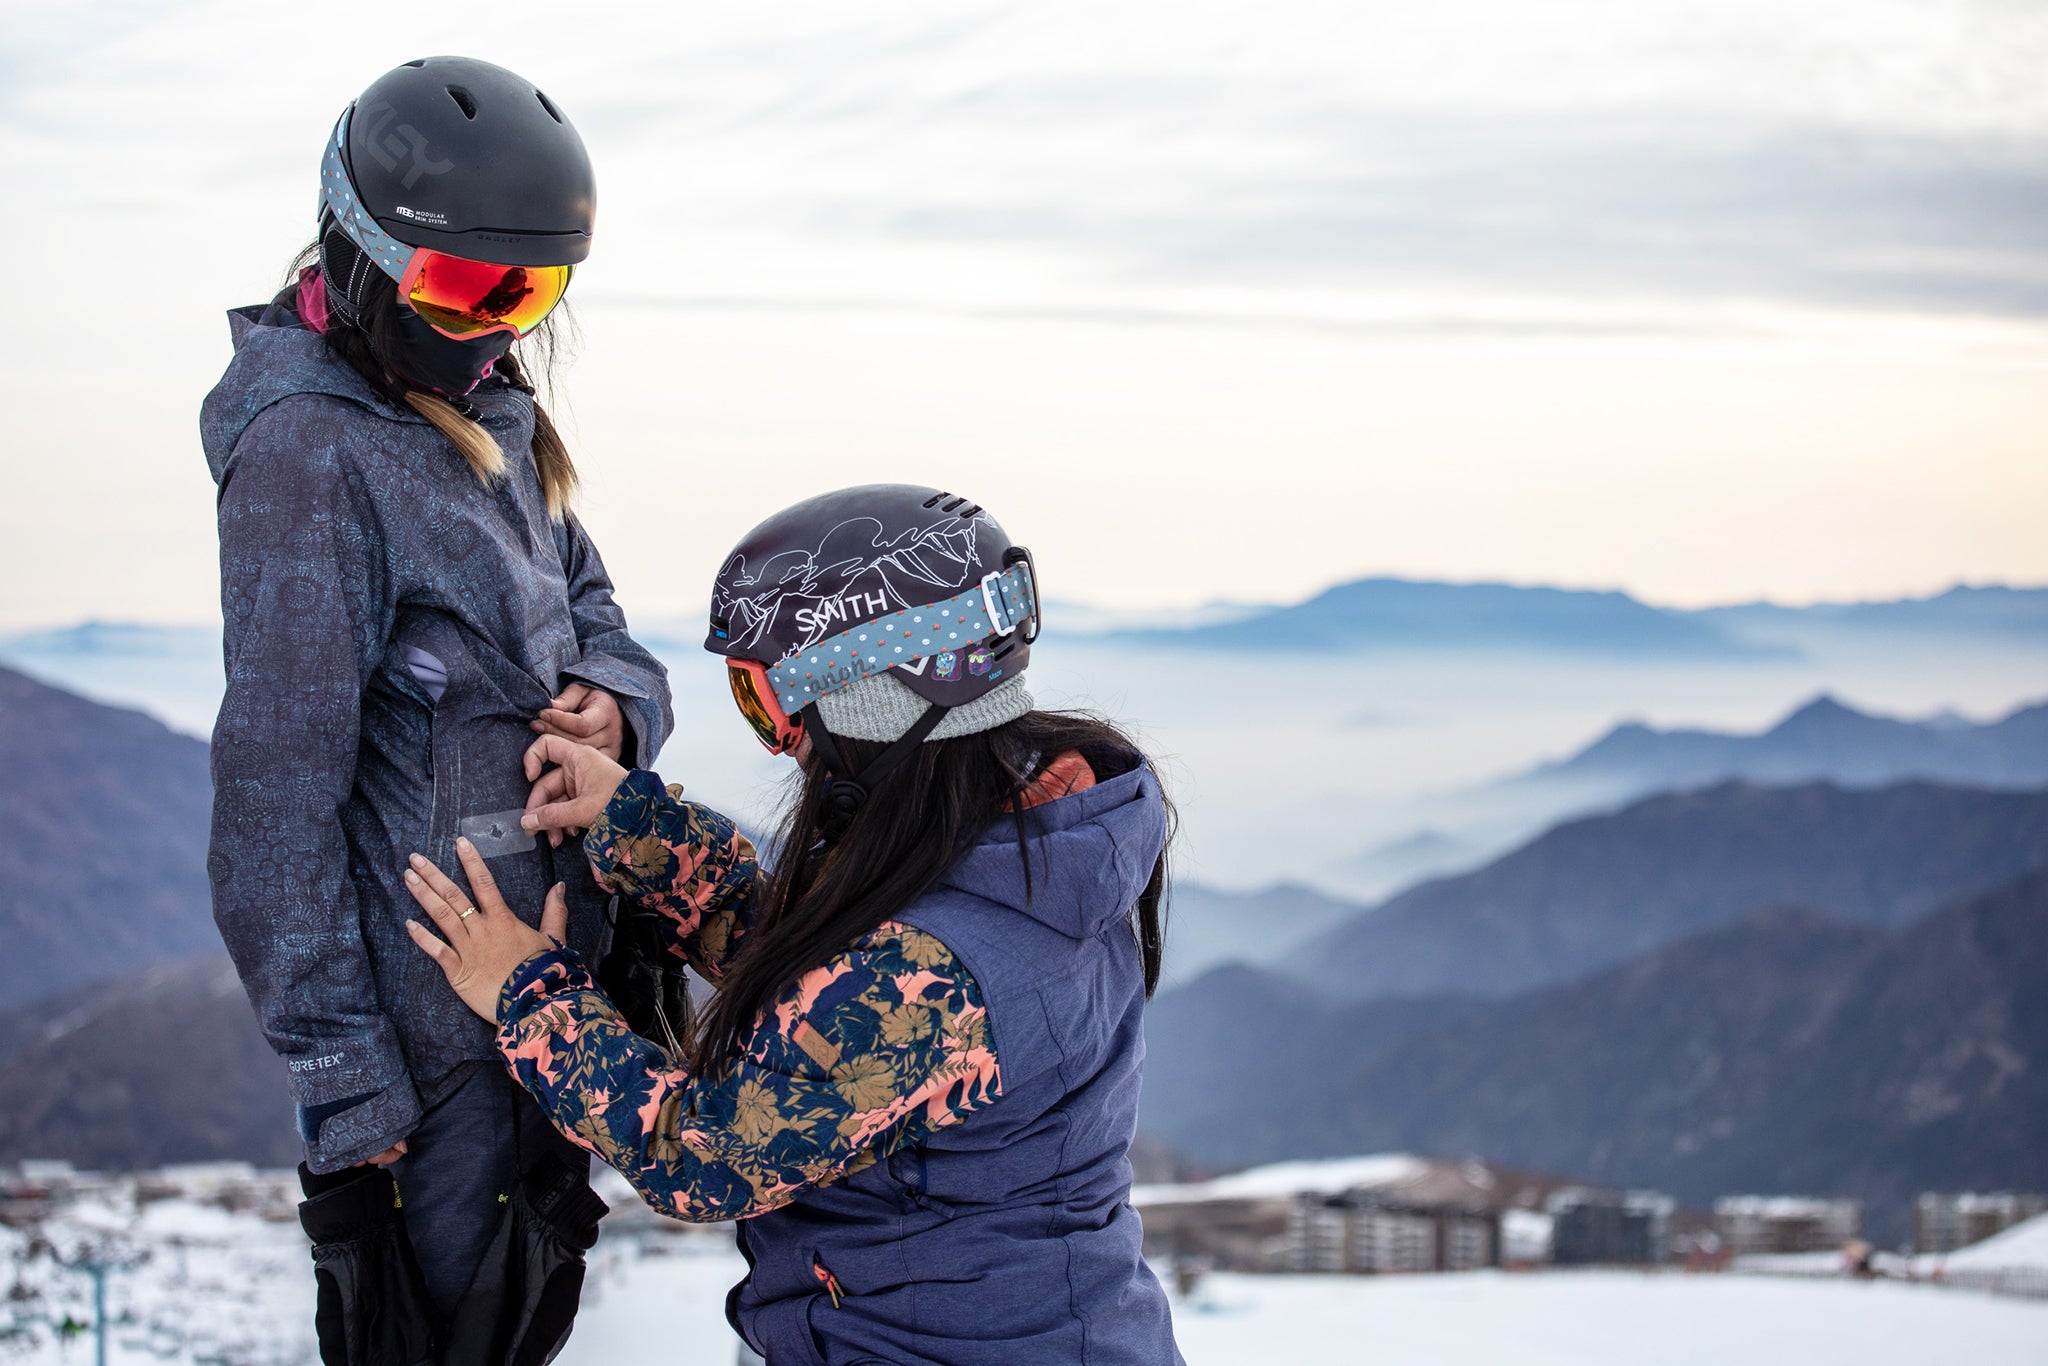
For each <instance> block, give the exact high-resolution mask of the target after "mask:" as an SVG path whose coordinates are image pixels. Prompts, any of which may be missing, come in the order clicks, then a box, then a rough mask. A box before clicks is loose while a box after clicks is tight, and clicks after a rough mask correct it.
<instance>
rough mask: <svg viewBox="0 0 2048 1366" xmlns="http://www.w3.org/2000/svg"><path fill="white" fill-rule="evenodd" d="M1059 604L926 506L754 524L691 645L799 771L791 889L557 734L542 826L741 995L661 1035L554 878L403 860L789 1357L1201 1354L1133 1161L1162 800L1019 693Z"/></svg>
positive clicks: (1108, 747)
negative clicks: (607, 969)
mask: <svg viewBox="0 0 2048 1366" xmlns="http://www.w3.org/2000/svg"><path fill="white" fill-rule="evenodd" d="M1037 602H1038V598H1037V586H1036V583H1035V579H1034V570H1033V568H1032V563H1031V557H1030V555H1029V554H1028V553H1027V552H1025V551H1024V550H1022V549H1021V548H1019V547H1014V546H1013V545H1012V544H1011V542H1010V540H1009V538H1008V536H1007V535H1005V534H1004V532H1003V529H1002V528H1001V527H1000V526H999V525H997V523H996V522H995V520H994V519H993V518H991V517H990V516H989V515H988V514H987V513H986V512H985V511H983V510H982V509H981V508H980V507H978V506H975V505H973V504H970V503H968V502H967V500H965V499H962V498H957V497H953V496H951V495H949V494H945V493H941V492H939V491H938V490H935V489H926V488H915V487H909V486H903V485H877V486H870V487H865V488H855V489H847V490H843V491H841V492H838V493H831V494H827V495H825V496H823V497H819V498H814V499H811V500H810V501H808V502H804V503H799V504H797V505H796V506H795V507H792V508H790V509H788V510H787V511H785V512H783V513H781V514H779V515H777V516H775V517H772V518H770V519H769V520H768V521H767V522H765V523H763V524H762V525H761V526H760V527H758V528H756V529H755V530H754V531H753V532H752V533H751V534H750V535H748V536H747V538H746V539H745V540H744V541H743V542H741V544H740V545H739V547H738V548H737V549H736V550H735V551H734V552H733V554H732V556H731V557H730V558H729V559H728V561H727V563H726V566H725V569H724V570H723V572H721V573H720V574H719V576H718V581H717V586H716V589H715V590H714V594H713V599H712V608H711V631H710V637H709V639H708V640H707V642H706V645H707V648H709V649H710V650H711V651H712V652H713V653H716V654H719V655H722V656H724V657H725V662H726V666H727V670H728V676H729V678H730V681H731V683H732V688H733V693H734V696H735V698H736V699H737V701H738V702H739V705H740V710H741V712H742V714H743V715H744V716H745V718H746V720H747V722H748V724H749V725H750V726H751V727H752V728H753V730H754V732H755V734H756V735H757V736H758V737H759V738H760V740H761V741H762V743H763V744H764V745H766V746H767V747H768V748H769V749H770V750H771V751H773V752H775V753H778V754H793V755H794V756H795V757H796V760H797V764H798V767H799V770H800V772H801V787H800V789H799V790H798V793H797V796H796V798H795V800H794V802H793V804H792V807H791V809H790V812H789V815H788V818H787V821H786V823H785V824H784V825H783V827H782V829H781V831H780V833H779V835H778V837H777V841H776V847H777V848H779V849H781V850H783V851H786V852H785V853H784V854H783V856H782V858H781V862H782V865H783V866H782V867H781V868H780V869H779V870H778V871H777V872H775V873H772V874H764V873H763V872H762V871H761V870H760V869H759V868H758V866H757V864H756V862H755V856H754V850H753V846H752V845H750V844H749V843H748V842H747V840H746V839H744V838H743V837H742V836H741V835H740V834H739V833H738V832H737V830H735V829H734V827H733V825H732V823H731V822H730V821H729V820H727V819H726V818H725V817H724V816H722V815H720V814H719V813H717V812H716V811H713V810H711V809H710V808H708V807H704V806H701V805H698V804H696V803H693V802H686V801H683V800H682V799H681V794H680V790H679V789H667V790H664V789H663V787H662V785H661V783H660V781H659V779H657V778H656V777H655V776H654V775H653V774H651V773H648V772H644V771H635V772H631V773H628V772H627V771H626V770H625V769H624V768H623V767H622V766H621V765H619V764H617V763H615V762H613V761H612V760H611V759H609V758H607V757H605V756H604V755H602V754H600V753H598V752H596V751H594V750H592V749H590V748H588V747H585V746H581V745H577V744H574V743H571V742H568V741H565V740H563V739H561V738H559V737H554V736H548V737H543V738H542V739H541V740H539V741H537V742H536V743H535V744H534V746H533V747H532V749H531V750H530V751H529V754H528V762H527V768H528V773H529V776H532V777H535V778H537V779H538V782H537V784H536V786H535V789H534V792H533V794H532V796H531V797H530V798H529V804H530V806H531V808H532V809H531V810H530V812H529V816H528V825H529V826H530V828H533V829H537V830H546V831H548V832H550V835H551V836H553V835H554V834H556V833H557V832H560V831H563V830H572V831H573V830H576V829H579V828H587V833H586V834H585V835H584V837H583V849H584V852H585V854H586V855H587V857H588V859H589V861H590V865H591V869H592V871H593V872H594V873H595V874H596V876H597V878H598V880H599V881H600V882H602V883H603V884H605V885H606V886H608V887H611V888H613V889H615V890H617V891H619V892H621V893H623V894H624V895H626V896H628V897H631V898H634V899H636V900H638V901H639V902H641V903H642V904H644V905H647V906H650V907H653V908H654V909H656V910H657V911H659V912H660V913H662V914H663V915H664V916H665V917H666V922H667V925H668V929H669V934H670V945H669V948H670V951H671V952H673V953H674V954H676V955H678V956H681V957H684V958H687V959H688V960H689V961H690V962H691V963H692V964H693V965H695V966H696V967H697V968H698V969H699V970H700V971H701V972H702V973H703V974H704V975H705V976H706V977H707V978H709V979H711V980H712V981H714V982H715V983H717V984H718V994H717V996H716V998H715V999H714V1000H713V1002H712V1003H711V1005H710V1006H709V1008H708V1009H707V1010H706V1012H705V1013H704V1015H703V1018H702V1020H701V1022H700V1025H699V1027H698V1029H697V1031H696V1032H695V1034H694V1036H693V1037H692V1038H691V1039H690V1041H689V1043H688V1044H687V1045H686V1046H685V1047H684V1048H683V1049H681V1050H680V1052H679V1053H677V1054H676V1055H673V1056H672V1055H671V1054H670V1053H669V1052H667V1051H665V1050H663V1049H662V1048H660V1047H658V1046H656V1045H655V1044H654V1043H652V1042H650V1041H649V1040H648V1039H646V1038H644V1037H641V1036H640V1035H638V1034H636V1033H635V1032H634V1030H633V1029H632V1028H631V1027H630V1025H629V1024H628V1022H627V1021H626V1020H625V1019H623V1018H621V1016H620V1014H619V1012H618V1011H617V1010H616V1009H615V1008H614V1006H613V1003H612V1002H611V1001H610V1000H609V999H608V998H607V995H606V994H605V993H604V992H603V991H602V990H600V989H599V988H598V986H597V985H596V983H594V981H593V980H592V977H591V974H590V972H589V970H588V968H587V967H586V966H585V963H584V960H583V959H582V957H581V956H580V955H579V954H577V953H576V952H575V951H574V950H573V949H570V948H563V947H562V946H561V945H560V944H559V943H557V942H554V941H552V940H551V939H549V938H548V937H547V936H549V935H552V936H556V937H557V938H559V936H560V934H561V931H562V926H563V925H564V923H565V921H564V906H563V902H562V899H561V895H560V894H559V893H555V894H553V895H551V897H550V899H549V904H548V906H547V908H546V912H545V914H544V915H543V916H542V927H541V930H540V931H538V932H537V931H535V930H534V929H532V928H531V927H530V926H529V925H528V924H527V923H526V922H525V921H524V920H523V919H521V918H519V917H518V916H515V915H513V914H512V913H511V912H509V911H508V910H507V909H506V906H507V902H508V896H507V889H506V888H505V887H503V886H502V884H501V883H500V882H499V881H498V879H497V878H496V877H495V875H494V872H493V870H492V869H490V868H488V867H487V866H486V865H485V863H484V861H483V860H482V859H480V858H479V857H477V855H476V852H475V851H474V850H472V849H469V848H467V847H464V846H460V845H458V846H457V853H458V855H459V857H460V858H461V860H462V865H463V869H464V871H465V873H466V874H467V878H468V883H469V890H470V892H471V893H474V900H473V901H472V899H471V896H470V894H469V893H465V892H464V891H463V890H462V889H461V888H460V887H458V886H456V885H455V884H454V883H453V882H451V881H450V880H449V879H448V878H447V877H445V876H444V875H443V874H442V873H441V871H440V869H439V868H438V867H437V866H436V865H435V864H434V863H433V862H432V861H431V860H428V859H425V858H420V857H415V858H414V859H413V860H412V861H411V869H410V871H409V872H408V874H407V882H408V886H409V887H410V888H411V890H412V892H413V895H414V896H415V897H416V898H417V899H418V901H419V903H420V905H421V906H422V907H423V908H424V909H425V910H426V912H427V914H428V915H429V916H430V917H431V919H432V922H433V924H434V926H435V927H436V929H437V930H438V931H439V935H438V937H437V935H436V934H435V933H433V932H430V931H429V930H428V929H426V928H424V927H422V926H419V925H415V926H413V927H412V933H413V937H414V939H415V940H416V941H418V943H419V945H420V947H421V948H422V949H423V950H424V951H425V952H426V953H427V954H428V955H430V956H431V957H432V958H434V960H435V961H437V962H438V963H440V965H441V967H442V968H443V970H444V971H445V972H446V973H447V975H448V977H449V980H450V981H451V982H452V983H453V984H454V987H455V989H456V990H457V991H458V992H459V993H460V994H461V996H462V999H463V1000H464V1001H466V1002H467V1003H468V1004H469V1006H470V1007H471V1008H472V1009H473V1010H475V1011H476V1012H477V1013H478V1014H479V1015H482V1016H484V1017H486V1018H488V1019H492V1020H494V1021H495V1022H496V1024H497V1026H498V1047H499V1050H500V1051H501V1052H502V1053H503V1055H504V1057H505V1059H506V1061H507V1063H508V1064H509V1065H510V1067H511V1070H512V1072H513V1074H514V1075H515V1076H516V1077H517V1078H518V1079H519V1082H520V1084H521V1085H522V1086H523V1087H524V1088H525V1089H526V1090H527V1091H528V1092H529V1093H530V1094H531V1095H532V1096H533V1097H534V1098H535V1099H536V1100H537V1101H539V1102H540V1103H541V1104H542V1105H543V1106H544V1107H545V1108H546V1109H547V1111H548V1113H549V1115H550V1116H551V1117H552V1118H553V1120H554V1122H555V1124H556V1125H557V1126H559V1127H560V1128H561V1130H562V1132H564V1133H565V1134H568V1135H570V1136H571V1137H573V1138H574V1139H575V1140H576V1141H577V1142H578V1143H580V1144H582V1145H583V1146H585V1147H586V1148H589V1149H590V1150H591V1151H593V1152H595V1153H596V1154H597V1155H598V1156H599V1157H601V1158H603V1159H604V1160H605V1161H606V1162H608V1163H610V1164H611V1165H612V1166H614V1167H616V1168H617V1169H618V1170H619V1171H620V1172H622V1173H624V1174H625V1176H626V1178H627V1179H628V1180H630V1181H631V1182H632V1183H633V1184H634V1186H635V1187H636V1188H637V1189H638V1190H639V1191H640V1193H641V1195H642V1196H643V1197H644V1198H645V1199H646V1200H647V1202H648V1203H649V1204H650V1205H652V1206H653V1207H654V1208H656V1209H658V1210H660V1211H662V1212H663V1213H666V1214H669V1215H672V1216H674V1217H676V1218H679V1219H686V1220H700V1221H703V1220H724V1219H736V1220H738V1221H739V1224H738V1230H739V1245H740V1249H741V1251H742V1252H744V1253H745V1255H746V1258H747V1261H748V1264H749V1268H750V1269H749V1271H748V1274H747V1277H746V1279H745V1280H744V1281H742V1282H741V1283H740V1284H739V1285H738V1286H737V1287H736V1288H735V1289H734V1291H733V1293H732V1295H731V1296H730V1297H729V1299H728V1300H727V1313H728V1316H729V1317H730V1318H731V1319H732V1321H733V1324H734V1326H735V1328H736V1329H737V1330H738V1331H739V1332H740V1333H741V1335H742V1336H743V1337H744V1338H745V1339H746V1341H747V1342H748V1343H749V1344H750V1345H751V1346H752V1347H753V1348H754V1349H755V1350H758V1351H760V1352H762V1353H763V1354H764V1355H765V1356H766V1357H767V1359H768V1360H769V1361H770V1362H772V1363H775V1366H795V1364H796V1363H801V1362H834V1363H838V1362H855V1361H892V1362H905V1361H917V1362H928V1363H949V1362H959V1363H974V1364H975V1366H988V1363H1003V1362H1020V1363H1021V1362H1030V1363H1043V1362H1098V1363H1148V1364H1156V1363H1172V1362H1178V1361H1179V1360H1180V1357H1179V1353H1178V1352H1177V1351H1176V1349H1175V1347H1174V1342H1173V1328H1172V1323H1171V1321H1170V1319H1169V1316H1168V1312H1167V1302H1166V1297H1165V1294H1164V1292H1163V1291H1162V1290H1161V1289H1160V1286H1159V1283H1158V1281H1157V1280H1156V1279H1154V1277H1153V1275H1152V1273H1151V1271H1150V1270H1148V1269H1147V1268H1146V1266H1145V1263H1144V1261H1143V1260H1142V1258H1141V1255H1140V1243H1141V1240H1142V1232H1141V1229H1140V1226H1139V1222H1138V1216H1137V1214H1136V1212H1135V1211H1134V1210H1133V1209H1132V1208H1131V1205H1130V1200H1129V1196H1130V1183H1131V1167H1130V1162H1129V1159H1128V1155H1127V1154H1128V1149H1129V1146H1130V1142H1131V1138H1132V1135H1133V1133H1134V1131H1135V1128H1136V1123H1137V1108H1138V1082H1139V1064H1140V1062H1141V1060H1142V1057H1143V1053H1144V1043H1143V1032H1142V1023H1143V1011H1144V1003H1145V1000H1146V998H1147V996H1148V995H1149V994H1150V993H1151V990H1152V988H1153V987H1154V986H1155V985H1156V984H1157V982H1158V977H1159V966H1160V952H1161V914H1162V908H1161V904H1160V903H1161V897H1162V894H1163V890H1164V884H1165V848H1166V844H1167V838H1168V827H1169V823H1170V813H1169V810H1168V807H1167V804H1166V801H1165V798H1164V797H1163V795H1162V793H1161V791H1160V785H1159V779H1158V776H1157V775H1156V774H1155V773H1154V771H1153V769H1152V766H1151V764H1150V763H1149V762H1148V761H1147V760H1146V759H1145V757H1144V756H1143V755H1142V754H1141V753H1140V752H1139V750H1138V748H1137V747H1136V746H1135V745H1134V744H1133V743H1132V742H1131V741H1130V740H1129V739H1127V738H1126V737H1125V736H1124V735H1123V734H1122V733H1121V732H1119V731H1118V730H1116V729H1115V728H1114V727H1112V726H1111V725H1109V724H1108V723H1106V722H1103V721H1100V720H1096V719H1093V718H1089V717H1083V716H1074V715H1066V714H1059V713H1050V712H1042V711H1038V710H1035V709H1034V706H1033V702H1032V698H1031V694H1030V693H1029V692H1028V691H1027V690H1026V687H1025V680H1024V671H1025V668H1026V666H1027V665H1028V663H1029V662H1030V655H1031V642H1032V640H1033V639H1034V638H1035V637H1036V636H1037V633H1038V608H1037ZM548 764H553V765H556V767H552V768H544V766H545V765H548ZM526 895H530V893H526ZM518 896H519V894H513V895H511V897H510V898H509V899H510V901H511V903H512V904H519V903H518Z"/></svg>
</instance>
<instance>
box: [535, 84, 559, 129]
mask: <svg viewBox="0 0 2048 1366" xmlns="http://www.w3.org/2000/svg"><path fill="white" fill-rule="evenodd" d="M533 97H534V98H535V99H537V100H539V101H540V107H541V108H543V109H545V110H547V111H548V117H549V118H551V119H553V120H554V121H555V122H556V123H560V122H561V121H562V111H561V110H559V109H557V108H555V102H554V101H553V100H551V99H549V98H548V97H547V96H546V95H544V94H542V93H541V92H540V91H538V90H536V91H534V92H533Z"/></svg>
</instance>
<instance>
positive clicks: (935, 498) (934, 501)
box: [924, 493, 953, 508]
mask: <svg viewBox="0 0 2048 1366" xmlns="http://www.w3.org/2000/svg"><path fill="white" fill-rule="evenodd" d="M952 496H953V495H952V494H950V493H935V494H933V495H932V496H931V497H929V498H927V499H925V500H924V505H925V506H926V507H928V508H935V507H937V506H938V505H939V504H940V503H941V502H944V501H945V500H946V499H948V498H951V497H952Z"/></svg>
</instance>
